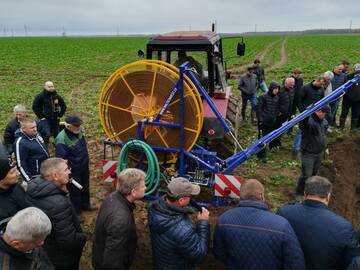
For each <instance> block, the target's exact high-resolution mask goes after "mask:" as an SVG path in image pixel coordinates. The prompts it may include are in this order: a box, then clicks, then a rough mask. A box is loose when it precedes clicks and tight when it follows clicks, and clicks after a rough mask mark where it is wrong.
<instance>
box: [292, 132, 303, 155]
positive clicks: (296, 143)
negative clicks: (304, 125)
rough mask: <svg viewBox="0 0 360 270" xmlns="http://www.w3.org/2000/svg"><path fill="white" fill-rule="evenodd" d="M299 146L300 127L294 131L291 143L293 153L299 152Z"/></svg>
mask: <svg viewBox="0 0 360 270" xmlns="http://www.w3.org/2000/svg"><path fill="white" fill-rule="evenodd" d="M300 146H301V129H300V128H299V129H298V130H297V131H296V133H295V137H294V142H293V145H292V151H293V152H295V153H297V152H299V151H300Z"/></svg>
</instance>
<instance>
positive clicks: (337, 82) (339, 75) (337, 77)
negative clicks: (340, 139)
mask: <svg viewBox="0 0 360 270" xmlns="http://www.w3.org/2000/svg"><path fill="white" fill-rule="evenodd" d="M343 71H344V65H343V64H342V63H339V64H337V65H336V66H335V67H334V69H333V74H334V78H333V79H332V80H331V85H332V90H333V91H334V90H336V89H338V88H339V87H340V86H341V85H343V84H344V83H345V77H346V73H344V72H343ZM339 104H340V99H336V100H334V101H332V102H330V104H329V105H330V108H331V117H330V114H329V116H328V118H327V121H328V122H329V125H330V126H334V125H335V122H336V112H337V109H338V107H339Z"/></svg>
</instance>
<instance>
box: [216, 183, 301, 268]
mask: <svg viewBox="0 0 360 270" xmlns="http://www.w3.org/2000/svg"><path fill="white" fill-rule="evenodd" d="M264 201H265V197H264V187H263V185H262V184H261V183H260V182H259V181H258V180H255V179H249V180H247V181H246V182H245V183H243V184H242V185H241V187H240V204H239V206H238V207H236V208H233V209H230V210H228V211H226V212H225V213H224V214H222V215H221V216H220V217H219V219H218V222H217V225H216V228H215V234H214V254H215V257H216V258H217V259H218V260H220V261H222V262H223V263H224V264H225V265H226V268H227V269H229V270H232V269H234V270H235V269H244V270H247V269H249V270H250V269H251V270H252V269H256V270H262V269H264V270H280V269H289V270H290V269H292V270H296V269H299V270H300V269H305V263H304V256H303V253H302V251H301V248H300V244H299V241H298V239H297V238H296V235H295V233H294V231H293V229H292V228H291V226H290V224H289V222H288V221H287V220H286V219H284V218H282V217H280V216H277V215H275V214H273V213H271V212H270V211H269V209H268V206H267V205H266V203H265V202H264Z"/></svg>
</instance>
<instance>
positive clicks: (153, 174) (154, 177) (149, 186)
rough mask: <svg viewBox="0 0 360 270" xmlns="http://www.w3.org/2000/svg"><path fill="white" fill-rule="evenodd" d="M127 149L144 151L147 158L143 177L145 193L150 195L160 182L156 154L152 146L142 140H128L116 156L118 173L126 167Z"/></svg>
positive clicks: (127, 159)
mask: <svg viewBox="0 0 360 270" xmlns="http://www.w3.org/2000/svg"><path fill="white" fill-rule="evenodd" d="M129 150H138V151H142V152H144V153H145V155H146V158H147V162H148V163H147V166H148V168H147V172H146V178H145V185H146V191H145V195H150V194H152V193H153V192H154V191H156V189H157V188H158V186H159V183H160V167H159V162H158V159H157V156H156V154H155V152H154V150H152V148H151V147H150V146H149V145H148V144H146V143H145V142H143V141H140V140H130V141H129V142H127V143H126V144H125V145H124V146H123V147H122V149H121V151H120V154H119V157H118V168H117V171H118V174H119V173H120V172H121V171H123V170H124V169H126V168H128V163H129Z"/></svg>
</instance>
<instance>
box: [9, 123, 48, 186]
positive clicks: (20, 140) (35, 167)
mask: <svg viewBox="0 0 360 270" xmlns="http://www.w3.org/2000/svg"><path fill="white" fill-rule="evenodd" d="M20 126H21V128H20V129H19V130H18V131H17V132H16V133H15V138H16V140H15V143H14V153H15V157H16V163H17V166H18V168H19V171H20V173H21V175H22V177H23V178H24V180H25V181H26V182H30V181H31V180H32V179H33V178H35V177H36V176H37V175H39V174H40V165H41V163H42V162H43V161H44V160H45V159H47V158H49V153H48V150H47V148H46V146H45V144H44V140H43V138H42V137H41V136H40V134H39V133H38V132H37V127H36V122H35V120H33V119H30V118H25V119H22V120H21V123H20Z"/></svg>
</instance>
